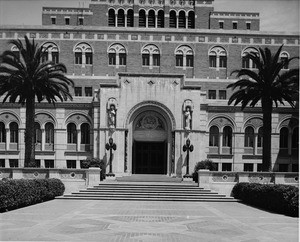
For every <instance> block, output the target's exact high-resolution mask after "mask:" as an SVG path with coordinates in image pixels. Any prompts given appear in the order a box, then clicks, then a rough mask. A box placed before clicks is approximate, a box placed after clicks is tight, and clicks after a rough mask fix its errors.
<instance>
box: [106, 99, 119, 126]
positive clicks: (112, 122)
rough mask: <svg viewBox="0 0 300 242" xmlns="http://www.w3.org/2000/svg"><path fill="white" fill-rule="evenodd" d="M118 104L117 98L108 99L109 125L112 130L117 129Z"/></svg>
mask: <svg viewBox="0 0 300 242" xmlns="http://www.w3.org/2000/svg"><path fill="white" fill-rule="evenodd" d="M117 109H118V103H117V100H116V99H115V98H110V99H108V102H107V124H108V127H109V128H110V129H114V128H115V127H116V116H117Z"/></svg>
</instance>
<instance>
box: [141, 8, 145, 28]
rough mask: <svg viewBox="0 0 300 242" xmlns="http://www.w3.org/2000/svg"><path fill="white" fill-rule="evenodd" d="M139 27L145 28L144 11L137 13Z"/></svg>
mask: <svg viewBox="0 0 300 242" xmlns="http://www.w3.org/2000/svg"><path fill="white" fill-rule="evenodd" d="M139 27H146V12H145V10H144V9H141V10H140V11H139Z"/></svg>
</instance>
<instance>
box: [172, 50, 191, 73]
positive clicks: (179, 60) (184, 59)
mask: <svg viewBox="0 0 300 242" xmlns="http://www.w3.org/2000/svg"><path fill="white" fill-rule="evenodd" d="M175 62H176V66H177V67H183V68H184V69H185V68H186V67H194V52H193V50H192V48H191V47H189V46H187V45H181V46H179V47H178V48H177V49H176V50H175Z"/></svg>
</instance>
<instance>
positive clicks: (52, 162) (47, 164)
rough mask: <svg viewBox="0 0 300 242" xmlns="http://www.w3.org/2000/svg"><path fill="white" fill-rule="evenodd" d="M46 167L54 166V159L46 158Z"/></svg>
mask: <svg viewBox="0 0 300 242" xmlns="http://www.w3.org/2000/svg"><path fill="white" fill-rule="evenodd" d="M45 168H54V160H45Z"/></svg>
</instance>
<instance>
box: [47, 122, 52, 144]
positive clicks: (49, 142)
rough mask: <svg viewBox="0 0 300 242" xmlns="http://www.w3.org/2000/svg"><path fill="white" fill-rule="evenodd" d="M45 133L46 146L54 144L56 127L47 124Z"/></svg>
mask: <svg viewBox="0 0 300 242" xmlns="http://www.w3.org/2000/svg"><path fill="white" fill-rule="evenodd" d="M45 133H46V144H54V126H53V124H52V123H46V125H45Z"/></svg>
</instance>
